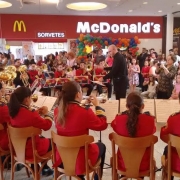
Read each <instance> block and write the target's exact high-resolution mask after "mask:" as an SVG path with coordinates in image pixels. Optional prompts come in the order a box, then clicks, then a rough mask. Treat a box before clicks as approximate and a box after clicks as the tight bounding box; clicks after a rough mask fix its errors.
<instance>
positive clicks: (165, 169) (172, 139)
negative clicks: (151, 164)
mask: <svg viewBox="0 0 180 180" xmlns="http://www.w3.org/2000/svg"><path fill="white" fill-rule="evenodd" d="M167 137H168V138H166V140H165V141H164V139H163V141H164V142H166V143H168V154H167V159H166V158H165V155H163V156H162V157H161V163H162V180H171V176H175V177H180V172H176V171H173V170H172V168H171V163H172V161H171V148H172V147H174V148H176V151H177V154H178V156H179V158H180V143H179V142H180V137H178V136H174V135H172V134H169V135H168V136H167Z"/></svg>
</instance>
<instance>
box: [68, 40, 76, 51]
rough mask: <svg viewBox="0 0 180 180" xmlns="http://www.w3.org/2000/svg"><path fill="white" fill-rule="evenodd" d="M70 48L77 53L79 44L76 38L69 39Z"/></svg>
mask: <svg viewBox="0 0 180 180" xmlns="http://www.w3.org/2000/svg"><path fill="white" fill-rule="evenodd" d="M68 50H69V51H72V52H73V53H74V54H77V50H78V49H77V44H76V39H70V40H69V41H68Z"/></svg>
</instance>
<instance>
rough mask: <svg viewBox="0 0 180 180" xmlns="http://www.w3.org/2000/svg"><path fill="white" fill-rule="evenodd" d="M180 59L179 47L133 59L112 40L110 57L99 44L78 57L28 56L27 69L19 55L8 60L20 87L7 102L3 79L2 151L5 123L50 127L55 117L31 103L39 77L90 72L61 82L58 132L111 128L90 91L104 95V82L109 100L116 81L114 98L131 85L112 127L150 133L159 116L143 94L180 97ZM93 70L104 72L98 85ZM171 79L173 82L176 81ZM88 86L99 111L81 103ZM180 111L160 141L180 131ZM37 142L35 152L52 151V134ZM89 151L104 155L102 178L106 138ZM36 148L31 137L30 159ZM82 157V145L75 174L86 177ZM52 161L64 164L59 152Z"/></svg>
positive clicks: (92, 157) (130, 132) (47, 169)
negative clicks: (147, 106) (123, 108)
mask: <svg viewBox="0 0 180 180" xmlns="http://www.w3.org/2000/svg"><path fill="white" fill-rule="evenodd" d="M173 53H174V54H173ZM4 58H5V56H4V54H1V56H0V62H1V68H2V71H5V69H6V66H7V64H5V63H4V62H6V61H4ZM178 58H179V56H178V55H177V54H176V52H172V51H170V54H169V55H168V56H167V58H166V56H164V55H162V56H158V55H157V53H156V52H155V51H154V49H151V50H150V53H149V54H148V52H147V50H146V49H145V48H143V51H142V53H141V54H140V55H139V56H138V57H136V58H135V57H132V56H131V54H129V53H128V51H123V52H121V51H118V49H117V48H116V47H115V46H114V45H111V46H109V47H108V54H107V56H104V55H103V51H102V50H101V49H99V50H94V51H93V52H92V53H91V54H88V56H87V58H86V59H84V60H82V59H81V60H79V59H77V58H76V57H75V55H74V53H72V52H68V53H66V52H60V53H56V54H55V55H53V54H50V55H48V56H47V57H46V58H45V60H44V61H43V59H42V58H41V57H40V59H39V60H38V61H37V62H36V61H35V60H34V59H33V58H32V57H31V56H28V59H27V60H25V61H24V62H23V64H24V65H25V66H26V68H25V69H24V72H22V71H20V67H21V63H22V61H21V60H20V59H15V60H11V61H9V60H8V61H7V62H11V63H12V62H13V63H12V64H13V66H15V68H16V74H17V76H16V77H15V79H14V80H13V83H14V85H15V87H17V88H16V89H15V90H14V92H12V94H11V95H10V99H9V100H8V102H6V101H4V99H3V97H4V96H5V89H4V84H3V83H2V82H1V83H0V123H2V124H3V126H4V128H5V129H4V130H3V131H1V132H0V147H1V148H2V149H4V150H7V149H8V148H9V146H8V141H9V140H8V136H7V123H10V124H11V126H13V127H17V128H24V127H30V126H33V127H36V128H39V129H42V130H45V131H46V130H49V129H50V128H51V125H52V119H51V118H50V117H49V116H48V110H47V107H41V108H40V109H38V110H32V109H31V108H30V106H31V95H32V92H33V91H34V89H32V88H31V87H32V85H33V83H34V82H35V80H36V79H38V80H39V79H41V80H42V79H45V83H47V80H48V79H53V78H73V77H74V76H88V77H89V78H88V82H86V83H77V82H76V81H69V82H66V83H64V84H63V85H62V86H57V87H56V88H57V89H58V90H59V91H60V92H61V93H59V96H58V105H57V107H56V108H55V110H54V122H55V127H56V130H57V134H58V135H60V136H71V137H72V136H80V135H84V134H89V130H95V131H103V130H105V129H106V128H107V126H108V124H107V120H106V116H105V113H104V109H103V108H101V107H100V104H99V101H98V100H97V98H96V96H94V95H92V94H91V92H92V90H93V88H95V86H96V88H97V90H98V92H99V93H100V94H101V93H102V86H101V85H100V82H104V84H106V87H107V90H108V98H109V99H110V98H111V95H112V84H113V86H114V91H115V96H116V99H120V98H125V97H126V90H127V87H128V86H129V89H130V93H129V94H128V96H127V98H126V108H127V110H126V111H125V112H122V113H121V114H119V115H117V116H116V117H114V119H112V123H111V126H112V128H113V130H114V131H115V132H116V133H117V134H119V135H121V136H125V137H144V136H148V135H152V134H154V133H155V132H156V126H155V119H154V117H153V116H151V115H150V114H145V113H143V109H144V103H143V98H142V96H143V97H147V98H154V97H155V96H156V97H157V98H163V99H169V98H170V99H180V95H179V91H180V85H179V84H180V72H179V59H178ZM12 64H11V65H12ZM9 65H10V64H9ZM21 69H22V68H21ZM94 75H102V77H99V78H98V79H97V81H98V82H99V83H97V84H93V83H92V78H93V76H94ZM173 81H175V83H174V84H173ZM25 82H26V83H27V84H26V83H25ZM38 82H39V81H38ZM45 83H42V84H41V85H42V87H41V90H42V91H44V92H45V93H48V91H47V89H49V88H45V87H44V84H45ZM26 85H27V86H26ZM136 86H139V87H141V88H142V91H143V92H142V96H141V95H140V94H138V93H136V92H134V91H135V87H136ZM29 87H30V88H29ZM33 87H34V86H33ZM84 87H86V88H87V89H88V90H87V96H89V99H88V100H89V101H90V102H91V103H92V104H93V105H94V106H95V110H96V112H95V113H94V112H93V111H92V109H91V108H89V107H82V106H81V101H82V99H83V92H82V89H83V88H84ZM179 116H180V113H175V114H173V115H172V116H170V117H169V119H168V121H167V123H168V125H167V126H165V127H163V128H162V129H161V139H162V140H163V138H164V136H165V135H167V134H169V133H172V134H175V135H177V136H180V134H179V132H178V118H179ZM24 117H27V118H26V120H24ZM167 118H168V117H167ZM35 141H36V142H35V143H36V144H37V151H38V153H39V154H40V155H43V154H45V153H47V152H50V151H51V150H52V147H51V143H50V139H48V138H44V137H39V136H37V137H36V139H35ZM88 151H89V153H88V154H89V159H90V160H91V163H92V164H96V162H97V161H98V160H99V159H101V164H100V167H101V177H102V175H103V165H104V160H105V153H106V146H105V144H103V143H102V142H98V143H92V144H90V146H89V149H88ZM32 152H33V151H32V143H31V139H28V141H27V144H26V158H30V159H31V158H32V156H33V153H32ZM164 154H165V155H166V157H167V149H165V152H164ZM173 155H174V156H173V158H174V161H175V162H176V163H175V164H174V165H173V168H174V170H177V171H180V169H179V167H180V160H179V157H178V154H177V152H176V151H175V150H173ZM117 157H118V168H119V169H122V170H124V169H125V166H124V162H123V157H122V155H121V152H120V151H118V156H117ZM149 157H150V149H146V151H145V154H144V156H143V158H142V161H141V165H140V171H144V170H147V169H148V168H149V163H148V162H149ZM2 160H3V159H2ZM84 161H85V159H84V148H83V147H82V148H81V149H80V152H79V154H78V158H77V161H76V174H77V175H78V177H79V178H80V179H82V180H84V175H83V173H84V171H85V168H86V167H85V163H84ZM54 166H58V167H61V168H62V167H63V164H62V160H61V155H60V154H57V156H56V162H55V164H54ZM32 168H33V167H32ZM52 173H53V171H52V169H51V168H50V167H49V166H48V165H45V166H44V168H43V173H42V174H43V175H47V176H49V175H51V174H52ZM172 178H173V177H172ZM94 179H95V180H97V179H98V176H97V175H95V177H94Z"/></svg>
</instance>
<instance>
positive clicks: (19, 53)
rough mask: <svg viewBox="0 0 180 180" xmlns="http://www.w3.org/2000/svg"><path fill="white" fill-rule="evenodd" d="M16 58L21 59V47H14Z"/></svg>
mask: <svg viewBox="0 0 180 180" xmlns="http://www.w3.org/2000/svg"><path fill="white" fill-rule="evenodd" d="M16 58H17V59H21V60H22V59H23V52H22V48H17V49H16Z"/></svg>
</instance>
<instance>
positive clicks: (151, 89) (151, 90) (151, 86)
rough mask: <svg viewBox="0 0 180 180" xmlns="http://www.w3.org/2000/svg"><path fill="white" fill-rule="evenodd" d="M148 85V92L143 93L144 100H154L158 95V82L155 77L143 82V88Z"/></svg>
mask: <svg viewBox="0 0 180 180" xmlns="http://www.w3.org/2000/svg"><path fill="white" fill-rule="evenodd" d="M146 85H148V89H147V91H144V92H142V93H141V95H142V96H143V97H144V98H148V99H153V98H154V96H155V95H156V87H157V85H158V82H157V81H156V78H155V77H154V76H149V78H145V79H144V82H143V86H146Z"/></svg>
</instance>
